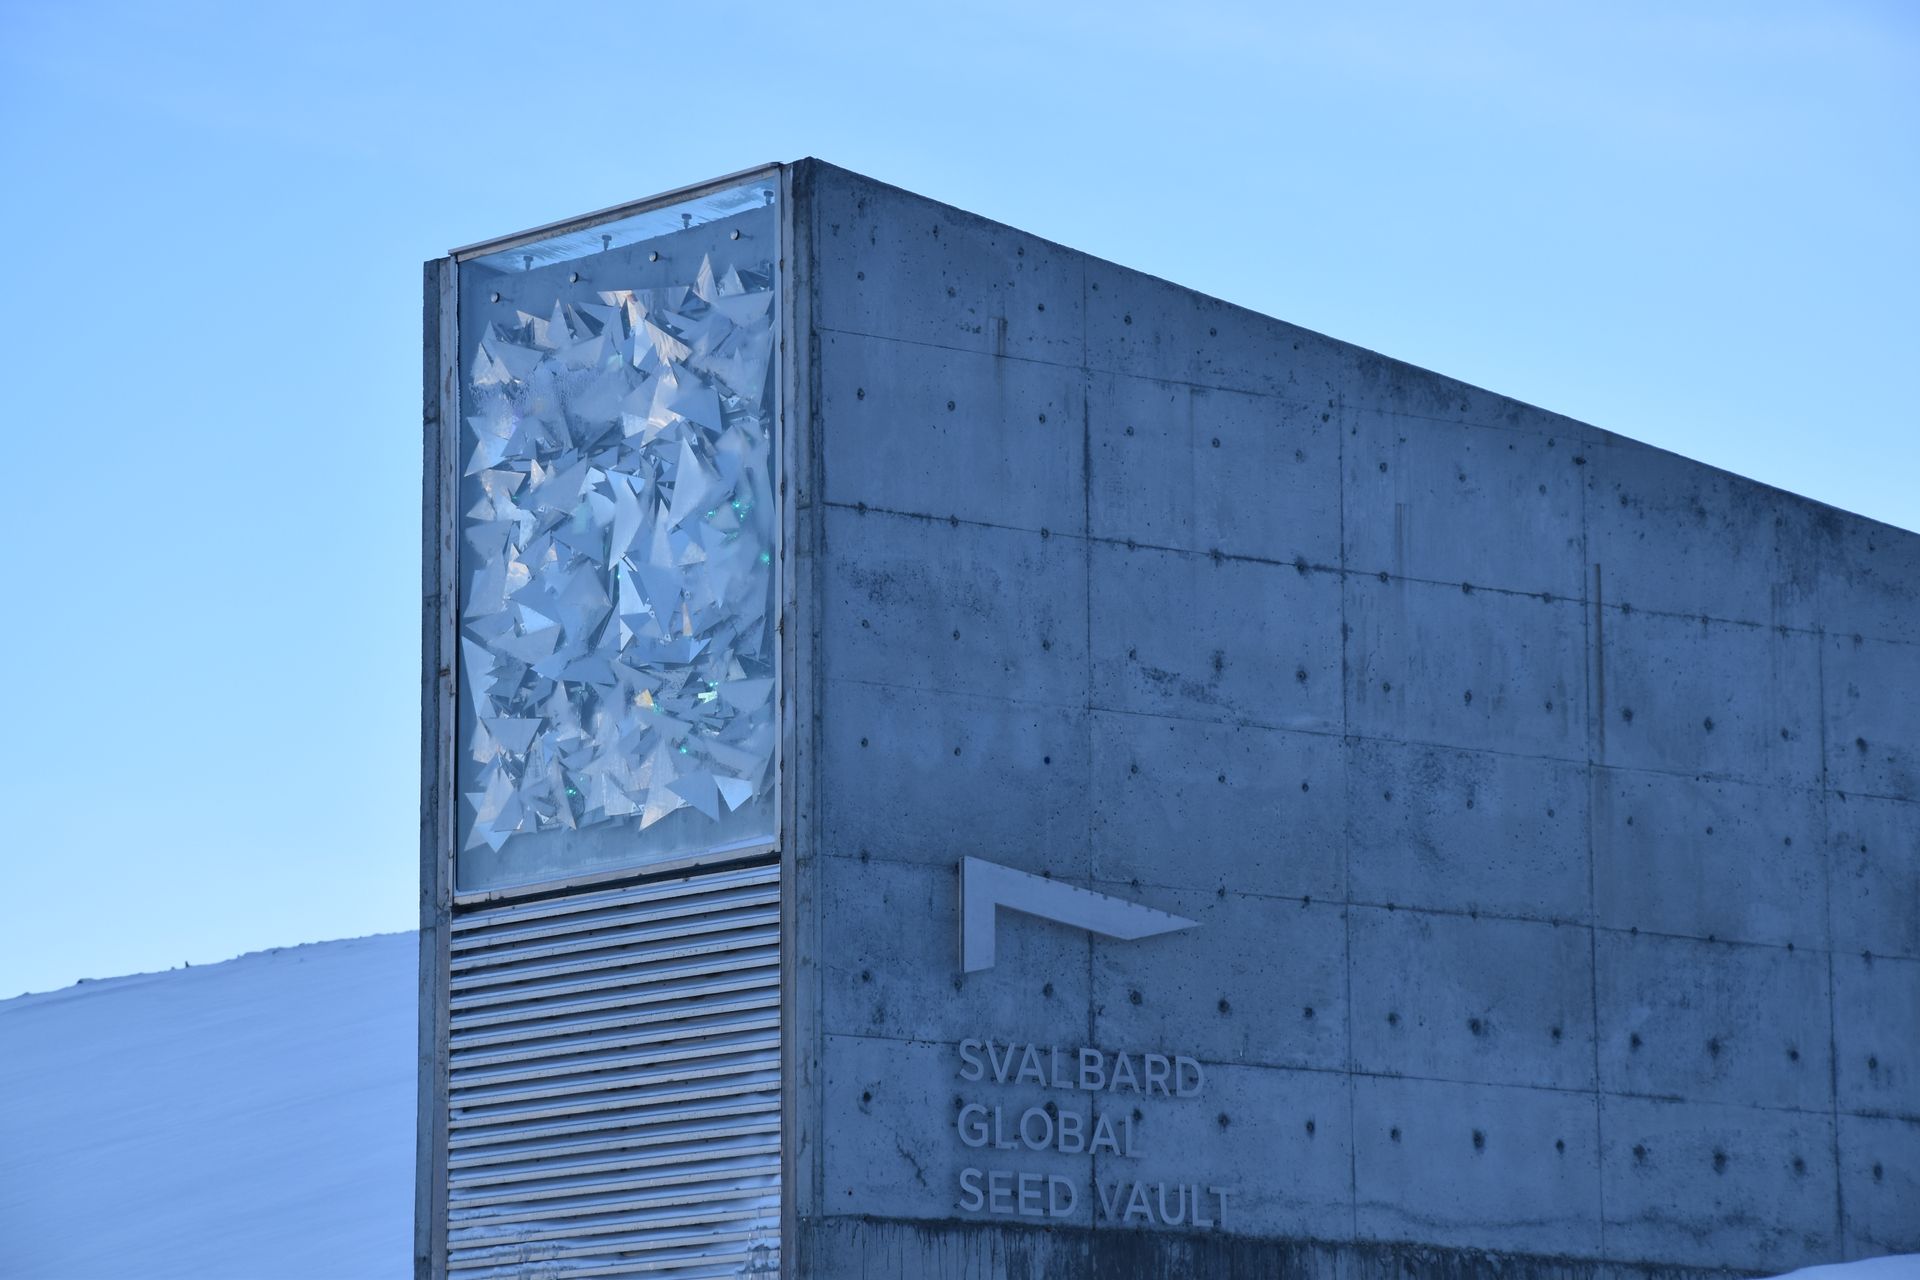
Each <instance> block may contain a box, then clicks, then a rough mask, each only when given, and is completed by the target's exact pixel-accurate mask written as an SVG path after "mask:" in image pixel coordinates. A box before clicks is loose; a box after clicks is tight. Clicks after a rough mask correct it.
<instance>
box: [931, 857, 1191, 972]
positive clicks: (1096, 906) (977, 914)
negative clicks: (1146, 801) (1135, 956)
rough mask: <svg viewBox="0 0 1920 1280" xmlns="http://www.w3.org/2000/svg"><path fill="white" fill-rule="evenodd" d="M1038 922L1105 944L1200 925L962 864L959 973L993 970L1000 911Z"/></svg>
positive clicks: (990, 867) (969, 861) (990, 865)
mask: <svg viewBox="0 0 1920 1280" xmlns="http://www.w3.org/2000/svg"><path fill="white" fill-rule="evenodd" d="M1002 907H1005V908H1006V909H1007V910H1009V911H1018V912H1020V913H1021V914H1022V915H1029V916H1038V917H1039V918H1040V919H1042V920H1052V921H1054V922H1056V923H1058V924H1064V925H1069V926H1071V927H1073V928H1075V929H1085V930H1086V931H1087V932H1088V933H1097V934H1099V935H1100V936H1101V937H1103V938H1118V939H1120V940H1122V941H1126V942H1131V941H1133V940H1134V939H1136V938H1151V937H1153V936H1154V935H1155V934H1159V933H1172V932H1174V931H1175V930H1176V929H1191V928H1193V926H1194V925H1196V924H1198V923H1200V922H1199V921H1197V920H1189V919H1187V918H1186V917H1185V916H1176V915H1172V914H1170V913H1169V912H1165V911H1156V910H1155V909H1154V908H1152V907H1143V906H1141V905H1140V904H1139V903H1137V902H1128V901H1127V900H1126V899H1125V898H1115V897H1111V896H1109V895H1108V894H1104V893H1095V892H1094V891H1093V890H1091V889H1078V888H1075V887H1074V886H1073V885H1070V884H1062V883H1061V882H1060V881H1058V880H1049V879H1047V878H1046V877H1045V876H1036V875H1030V874H1028V873H1027V872H1025V871H1015V870H1014V869H1013V868H1012V867H1003V866H1001V865H999V864H998V863H994V862H983V861H981V860H980V859H979V858H962V859H960V968H961V970H962V971H963V972H966V973H978V972H980V971H981V970H982V969H991V968H993V950H994V925H995V923H996V922H997V921H998V919H999V913H1000V909H1001V908H1002Z"/></svg>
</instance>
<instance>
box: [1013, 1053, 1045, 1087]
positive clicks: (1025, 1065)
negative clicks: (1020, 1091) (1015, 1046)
mask: <svg viewBox="0 0 1920 1280" xmlns="http://www.w3.org/2000/svg"><path fill="white" fill-rule="evenodd" d="M1028 1077H1032V1079H1033V1082H1034V1083H1035V1084H1037V1085H1045V1084H1046V1083H1047V1077H1046V1073H1045V1072H1043V1071H1041V1070H1040V1054H1039V1051H1038V1050H1036V1049H1035V1048H1034V1047H1033V1046H1032V1045H1028V1046H1027V1047H1026V1049H1025V1050H1024V1051H1022V1052H1021V1054H1020V1072H1019V1074H1018V1075H1016V1076H1014V1083H1015V1084H1025V1083H1026V1082H1027V1079H1028Z"/></svg>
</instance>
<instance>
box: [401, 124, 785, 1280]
mask: <svg viewBox="0 0 1920 1280" xmlns="http://www.w3.org/2000/svg"><path fill="white" fill-rule="evenodd" d="M792 171H793V166H792V165H791V164H787V163H783V162H779V161H774V162H770V163H767V164H763V165H756V166H754V167H752V168H748V169H742V170H739V171H738V172H735V173H730V174H727V175H725V176H723V177H718V178H711V179H708V180H706V181H704V182H698V183H694V184H691V185H689V186H684V187H679V188H676V189H674V190H671V191H664V192H661V193H659V194H657V195H652V196H645V197H642V198H641V199H638V200H630V201H627V202H626V203H624V204H618V205H613V206H609V207H608V208H605V209H599V210H596V211H594V212H592V213H587V214H581V215H579V216H578V217H574V218H565V219H561V220H559V221H557V222H551V223H548V224H546V225H544V226H539V227H533V228H530V229H528V230H526V231H520V232H515V233H513V234H511V235H507V236H500V237H496V238H494V239H492V240H483V241H479V242H477V243H475V244H471V245H466V246H464V247H462V248H459V249H454V250H451V251H450V252H449V253H448V254H447V256H446V257H445V258H443V259H440V260H439V261H441V262H444V263H445V264H446V277H447V279H446V283H445V284H444V286H443V288H442V291H441V298H440V305H441V313H440V353H439V354H440V370H441V374H440V377H441V380H440V385H439V388H438V396H439V413H440V423H439V426H440V431H441V437H440V450H441V453H440V459H439V461H440V467H439V486H440V504H439V505H440V511H439V515H440V522H441V538H442V551H441V573H442V575H443V576H442V582H441V599H440V601H439V608H440V611H441V615H442V619H443V621H442V643H443V645H445V648H444V649H443V650H442V658H443V661H444V663H445V666H446V668H447V675H446V677H445V678H444V679H443V682H442V688H443V692H442V697H441V704H440V705H441V712H440V713H441V716H442V717H443V724H444V725H445V733H444V734H443V735H442V736H443V738H444V739H445V742H444V746H445V756H444V759H443V760H442V762H441V769H442V771H443V772H442V776H441V778H440V786H439V791H440V804H441V808H440V815H441V820H440V821H439V826H440V828H441V830H440V832H439V834H440V839H441V846H442V858H441V860H440V868H439V869H440V876H441V883H440V885H439V886H437V887H436V889H437V893H438V894H439V895H441V896H443V898H444V900H445V902H446V905H447V907H448V909H449V910H450V911H467V910H472V909H474V908H477V907H484V906H495V905H499V904H501V903H505V902H511V901H516V900H520V899H525V898H537V897H545V896H550V895H553V894H556V893H563V892H567V891H570V890H575V889H588V888H607V887H610V886H613V885H617V884H621V883H626V882H634V883H638V882H641V881H645V880H650V879H657V878H662V877H672V876H680V875H686V874H688V873H689V872H692V871H698V870H702V869H706V868H712V867H721V866H728V865H732V864H734V863H739V862H747V861H752V860H754V859H757V858H764V857H765V856H766V855H768V854H770V853H771V854H775V855H777V856H778V857H780V859H781V860H782V861H785V860H786V855H785V854H784V853H783V852H782V850H784V849H786V848H789V847H791V841H790V839H789V837H790V834H791V829H790V827H789V824H788V815H789V810H788V806H787V802H786V799H785V797H786V794H787V792H788V790H789V788H788V786H787V783H788V781H789V778H788V776H787V770H788V760H789V759H790V758H791V752H790V750H789V747H790V745H791V729H790V727H789V726H788V725H787V718H788V717H787V712H788V711H789V706H788V702H789V698H790V692H789V685H790V683H791V682H790V680H789V679H788V676H789V673H790V669H791V662H790V657H791V654H790V650H791V646H792V644H793V637H792V636H791V635H790V634H789V628H788V627H787V625H786V624H787V619H788V610H787V605H788V602H789V599H790V587H791V583H792V581H793V561H794V551H793V547H792V542H791V538H792V536H793V535H794V533H795V532H796V531H795V529H794V522H793V511H794V502H793V495H792V493H791V481H790V478H789V476H788V475H786V474H782V475H777V476H775V477H774V484H773V486H772V487H773V494H774V501H775V502H776V503H777V504H778V513H777V519H776V521H775V525H776V528H777V529H778V531H779V534H780V539H781V544H782V545H781V546H780V549H779V555H778V558H777V564H776V566H775V568H776V574H775V588H774V617H773V629H774V638H775V643H776V648H777V652H778V653H779V655H780V656H779V660H778V662H777V663H776V665H775V674H774V690H773V698H774V707H775V715H776V716H777V717H779V721H778V723H777V725H776V732H775V735H774V743H775V746H774V752H775V755H774V761H773V767H772V778H773V796H772V812H773V814H774V828H775V829H774V836H773V839H771V840H756V841H754V842H752V843H750V844H742V845H738V846H734V847H732V848H720V849H706V850H700V851H698V852H693V853H688V854H685V855H681V856H678V857H674V858H670V859H667V860H664V861H659V862H652V863H648V864H646V865H644V866H630V867H617V868H610V869H607V870H603V871H595V872H588V873H584V874H581V875H576V876H562V877H557V878H555V879H551V880H542V881H537V882H532V883H528V884H516V885H503V886H499V887H497V888H492V889H476V890H471V891H468V892H464V893H463V892H461V891H459V889H458V884H459V879H458V865H457V864H458V856H459V854H458V847H457V846H458V844H459V835H458V830H459V803H460V791H459V779H458V754H459V741H458V738H459V689H460V681H461V665H462V659H461V654H460V644H459V613H460V609H459V604H458V600H459V590H460V573H459V539H460V530H459V522H460V516H459V502H458V500H457V495H458V494H459V491H460V480H461V464H460V456H459V424H460V420H461V418H460V415H461V412H462V410H461V408H460V405H461V400H460V394H461V391H462V386H461V375H460V350H461V343H462V342H463V341H464V338H463V336H462V334H461V331H460V294H459V281H460V268H461V266H462V265H463V264H464V263H467V262H471V261H473V260H475V259H477V258H483V257H486V256H488V255H491V254H495V253H499V252H501V251H502V250H505V249H511V248H514V247H515V246H518V245H524V244H531V243H534V242H536V241H540V240H544V239H547V238H549V237H554V236H559V235H566V234H570V233H573V232H577V231H584V230H588V229H590V228H592V227H594V226H599V225H602V224H604V223H607V222H612V221H618V220H620V219H624V218H629V217H632V216H635V215H637V214H643V213H647V212H650V211H653V210H657V209H663V208H669V207H671V206H673V205H676V204H681V203H684V202H687V201H690V200H697V199H699V198H700V197H702V196H705V195H711V194H714V193H716V192H720V191H726V190H729V189H732V188H734V187H739V186H744V185H746V184H747V183H749V182H752V181H754V180H755V179H764V180H771V181H772V182H773V184H774V186H775V188H776V190H777V191H778V192H779V197H778V208H777V211H776V212H777V217H776V219H775V225H776V226H777V228H778V243H777V245H776V248H775V254H776V257H775V262H774V271H775V276H776V280H775V283H774V294H775V306H776V307H779V308H780V311H779V314H778V316H777V321H778V325H779V327H778V329H777V331H776V332H777V337H776V342H775V348H774V361H775V366H776V367H775V373H774V384H775V396H776V404H775V409H774V424H775V430H776V431H777V432H778V433H779V434H778V438H777V439H776V440H775V441H774V449H773V459H774V462H775V464H776V466H778V467H780V468H781V469H782V470H783V471H784V470H785V469H786V468H787V467H788V466H789V465H790V464H791V462H792V460H793V455H792V452H791V448H790V445H789V434H790V428H789V413H790V409H789V405H788V399H789V391H790V389H791V386H790V373H789V370H790V365H789V361H790V360H794V359H796V357H795V356H794V354H793V350H794V349H793V348H792V347H790V346H789V345H788V340H789V338H790V337H791V334H790V321H791V315H790V311H789V305H790V303H791V301H792V298H793V293H794V291H793V288H792V283H791V280H790V274H791V256H790V255H791V246H792V239H793V237H792V234H791V229H792V218H793V213H792V210H791V208H790V204H789V201H790V199H791V196H792V182H791V174H792ZM449 405H451V406H453V407H452V411H451V412H449V409H448V406H449ZM443 1181H444V1180H443ZM444 1216H445V1215H444V1213H442V1214H441V1215H440V1217H442V1218H444ZM441 1236H442V1240H444V1227H442V1228H441ZM439 1256H440V1257H441V1258H442V1259H444V1257H445V1245H444V1243H441V1244H440V1246H439ZM441 1265H442V1266H444V1261H443V1262H442V1264H441ZM436 1274H438V1273H437V1272H436Z"/></svg>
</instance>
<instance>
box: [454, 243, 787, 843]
mask: <svg viewBox="0 0 1920 1280" xmlns="http://www.w3.org/2000/svg"><path fill="white" fill-rule="evenodd" d="M572 278H573V279H574V280H576V281H577V279H578V276H577V275H576V276H574V277H572ZM560 292H561V295H562V296H560V297H558V298H556V299H555V301H554V302H553V305H552V309H551V311H550V312H548V313H547V314H542V315H535V314H529V313H528V312H527V311H524V310H519V311H515V312H513V319H512V320H511V322H503V321H502V320H493V321H490V322H489V323H487V324H486V326H485V328H484V331H483V332H481V333H480V334H479V335H478V337H477V338H476V339H475V345H474V347H473V348H471V349H470V350H469V351H468V353H467V354H468V355H469V356H470V357H471V364H470V365H469V366H468V376H467V386H466V387H465V389H464V395H463V404H462V409H463V414H464V417H465V426H466V433H465V436H464V440H465V441H466V442H469V443H470V444H471V446H472V453H471V455H470V457H469V458H468V459H467V461H466V463H465V466H464V476H465V479H464V480H463V482H462V486H463V487H462V500H461V505H462V508H463V511H462V518H461V533H462V536H463V537H464V539H465V542H466V546H465V547H464V548H463V551H462V561H463V567H465V568H467V569H468V574H467V576H466V578H465V581H464V582H463V587H464V594H463V597H462V599H461V601H460V664H461V674H462V691H463V692H462V696H463V697H464V698H465V699H466V700H467V701H468V707H467V708H466V710H467V715H466V716H463V717H462V721H463V725H465V726H468V728H467V731H466V732H465V733H464V735H463V741H462V742H461V744H460V749H461V752H462V756H463V758H462V760H461V761H460V789H461V792H462V795H463V796H464V799H465V805H464V806H463V812H462V827H461V831H460V834H459V839H460V842H461V847H462V848H463V849H468V850H475V849H478V848H479V847H480V846H482V845H485V846H488V847H489V848H490V849H491V850H492V851H494V852H496V853H497V852H498V851H499V850H500V849H501V848H502V846H503V845H505V844H506V843H507V842H509V841H511V840H514V839H516V838H518V837H523V836H525V835H527V834H529V833H536V832H547V831H560V830H568V831H576V832H578V831H584V830H586V829H589V828H594V827H603V828H609V829H618V828H620V827H622V826H625V827H626V828H628V829H630V831H631V833H632V834H633V839H634V841H635V842H636V843H637V844H640V845H645V843H646V841H647V837H646V836H645V835H642V834H640V833H645V832H647V831H648V830H649V829H650V828H653V827H654V825H655V824H656V823H660V822H661V821H662V820H663V819H666V818H668V817H669V815H673V814H676V813H678V814H681V815H682V817H681V818H679V819H678V820H677V821H678V822H680V823H683V824H690V825H695V826H697V825H699V824H705V830H704V831H703V832H701V833H697V835H698V838H697V841H696V842H697V843H699V844H712V843H717V842H724V841H727V840H733V839H738V838H740V837H741V836H742V835H752V834H757V833H763V832H764V833H768V834H770V832H771V824H772V822H773V817H772V801H771V794H770V792H771V788H772V773H773V759H774V750H775V739H776V730H775V721H774V704H775V699H774V677H775V671H776V666H777V659H778V650H777V648H776V644H775V637H774V625H773V623H774V581H775V577H774V575H775V549H776V544H775V531H776V520H775V504H774V497H773V490H772V478H771V477H772V470H773V451H772V430H773V424H774V420H775V391H774V386H773V379H772V376H771V370H772V366H773V355H774V349H775V336H776V334H775V331H776V322H777V317H776V307H775V290H774V270H773V266H772V264H771V263H769V262H764V261H761V262H756V263H753V264H751V265H749V264H746V263H732V264H729V263H718V264H716V263H715V261H714V260H713V255H711V254H709V255H706V256H704V257H702V259H701V261H700V264H699V270H698V273H697V275H694V276H693V278H691V279H689V280H687V282H686V283H685V284H683V285H676V286H673V287H668V288H649V289H613V290H596V291H591V292H588V291H585V290H581V291H577V292H579V295H580V296H579V300H571V299H569V298H568V297H567V296H566V293H565V291H564V290H561V291H560ZM493 297H494V299H495V300H496V301H498V300H499V297H500V295H499V294H497V293H496V294H494V295H493ZM589 299H590V300H589ZM510 301H511V300H510ZM522 305H524V303H523V304H522ZM465 447H466V445H465V444H463V446H462V448H463V451H464V449H465ZM469 716H470V717H471V718H470V719H469V718H468V717H469ZM682 843H685V841H684V840H683V841H682ZM626 860H627V861H629V862H631V861H633V860H634V859H633V856H632V855H631V853H630V854H629V856H628V857H627V859H626Z"/></svg>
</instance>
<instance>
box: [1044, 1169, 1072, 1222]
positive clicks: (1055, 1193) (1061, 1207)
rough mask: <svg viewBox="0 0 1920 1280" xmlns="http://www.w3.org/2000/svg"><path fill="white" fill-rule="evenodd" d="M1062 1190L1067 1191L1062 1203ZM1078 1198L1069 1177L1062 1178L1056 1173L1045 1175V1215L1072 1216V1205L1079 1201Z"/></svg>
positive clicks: (1055, 1216) (1051, 1216)
mask: <svg viewBox="0 0 1920 1280" xmlns="http://www.w3.org/2000/svg"><path fill="white" fill-rule="evenodd" d="M1062 1191H1064V1192H1066V1193H1067V1198H1066V1200H1065V1202H1064V1203H1063V1202H1062V1201H1061V1199H1060V1193H1061V1192H1062ZM1079 1200H1080V1197H1079V1194H1078V1193H1077V1192H1076V1191H1074V1189H1073V1182H1072V1180H1071V1179H1068V1178H1063V1177H1061V1176H1060V1175H1059V1174H1057V1173H1050V1174H1048V1175H1047V1216H1048V1217H1049V1218H1068V1217H1072V1216H1073V1207H1074V1205H1075V1204H1077V1203H1079Z"/></svg>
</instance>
